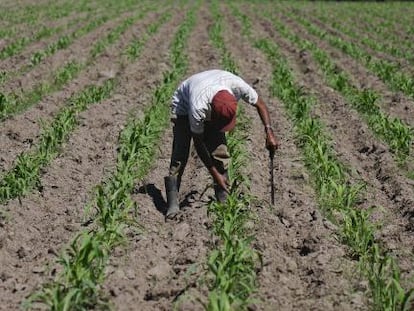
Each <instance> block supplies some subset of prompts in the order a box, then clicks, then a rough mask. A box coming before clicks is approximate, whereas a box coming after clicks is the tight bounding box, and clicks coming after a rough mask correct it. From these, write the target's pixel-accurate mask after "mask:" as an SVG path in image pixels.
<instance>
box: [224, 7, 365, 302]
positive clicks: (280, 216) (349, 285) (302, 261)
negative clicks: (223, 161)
mask: <svg viewBox="0 0 414 311" xmlns="http://www.w3.org/2000/svg"><path fill="white" fill-rule="evenodd" d="M249 14H250V15H251V13H249ZM226 15H227V16H229V15H230V16H231V14H230V13H229V12H227V14H226ZM250 20H251V21H256V22H255V23H253V25H252V32H253V33H255V34H257V37H258V38H259V37H260V36H261V35H265V33H264V32H263V29H261V27H260V26H259V25H258V21H259V19H255V18H251V19H250ZM240 30H241V26H240V25H239V23H238V22H235V20H234V19H233V18H231V19H229V27H228V32H227V35H226V38H227V46H228V47H229V49H230V50H231V52H232V53H233V55H234V57H235V59H236V60H238V63H239V64H240V68H241V72H243V73H245V74H244V75H245V78H246V79H247V80H248V81H249V82H250V83H252V82H253V81H257V80H259V81H260V82H259V83H258V84H257V86H256V88H257V89H258V92H259V93H260V94H262V95H263V97H264V99H265V100H266V102H268V106H269V110H270V113H271V116H272V120H273V124H274V125H275V133H276V135H277V136H278V137H280V138H281V142H282V145H281V149H280V151H278V152H277V153H276V160H275V163H276V167H277V168H276V170H275V176H276V189H277V194H276V206H275V207H274V208H272V207H270V206H269V203H268V202H269V200H270V186H269V182H268V180H269V169H268V161H269V160H268V153H267V150H266V149H265V148H264V145H265V141H264V134H263V126H262V124H261V121H260V119H259V117H258V114H257V113H256V111H255V110H254V109H248V108H247V109H246V112H247V113H248V115H249V116H250V117H251V118H252V130H251V134H250V136H249V138H250V139H249V141H250V145H249V150H250V153H251V163H252V164H251V167H250V170H251V172H250V174H251V175H252V177H251V180H252V192H253V194H254V195H256V196H257V197H258V198H259V199H261V200H262V202H261V203H262V204H260V205H259V206H256V208H255V212H256V213H257V215H258V224H257V227H256V230H255V231H256V238H257V245H256V247H257V248H258V249H259V250H260V251H262V252H263V256H264V258H263V259H264V267H263V271H261V272H260V275H259V280H258V281H259V298H261V299H262V300H263V305H261V304H258V306H259V308H260V309H262V310H272V308H277V309H278V310H292V309H294V310H301V309H312V310H336V309H337V308H340V309H341V310H352V309H357V310H365V309H366V307H365V306H364V304H363V303H362V302H363V301H364V298H363V296H362V295H363V293H361V292H355V293H352V291H353V286H355V285H356V284H355V283H353V282H352V281H351V280H350V279H349V275H348V273H350V272H351V271H352V268H351V267H353V266H354V264H353V263H352V261H351V260H349V259H348V258H347V256H346V247H344V246H343V245H341V244H339V243H338V242H337V241H336V240H335V232H334V230H333V226H332V225H331V224H330V222H329V221H327V220H326V219H325V218H324V217H323V216H322V215H321V214H320V212H319V211H318V210H317V205H316V203H315V198H314V196H315V195H314V194H313V192H312V189H311V188H310V186H309V182H310V179H309V177H308V175H307V173H306V169H305V168H304V165H303V163H302V162H301V155H300V152H299V150H298V149H297V147H296V146H295V144H294V142H295V141H294V137H293V133H292V125H291V123H290V122H289V121H288V120H287V118H286V116H285V113H284V111H283V108H281V106H282V105H281V104H280V103H279V102H278V101H277V100H275V99H271V98H270V97H269V96H268V94H269V92H268V87H269V82H270V80H271V69H270V68H269V65H268V62H267V60H266V59H265V57H264V56H263V55H262V54H261V53H260V52H258V50H256V49H254V48H253V47H252V46H251V45H247V46H246V44H243V39H242V38H240V37H238V36H235V35H232V34H236V33H240V32H241V31H240ZM246 55H249V57H246ZM348 269H349V270H348ZM321 297H324V298H323V299H321ZM339 306H340V307H339Z"/></svg>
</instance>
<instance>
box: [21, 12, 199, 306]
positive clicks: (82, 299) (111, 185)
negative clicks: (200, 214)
mask: <svg viewBox="0 0 414 311" xmlns="http://www.w3.org/2000/svg"><path fill="white" fill-rule="evenodd" d="M195 9H196V7H194V8H193V9H192V10H191V11H190V12H189V13H188V14H187V18H186V19H185V20H184V22H183V23H182V24H181V26H180V28H179V30H178V32H177V34H176V36H175V37H174V40H173V42H172V44H171V54H170V57H171V60H172V70H171V71H170V72H168V73H165V77H166V79H164V83H163V84H162V85H161V86H159V87H158V88H157V90H156V91H155V92H154V96H153V105H152V106H150V107H149V108H148V109H146V111H145V116H144V119H143V120H140V121H137V120H134V119H132V120H131V121H130V122H128V124H127V126H126V127H125V129H124V130H123V132H122V133H121V135H120V147H119V154H118V160H117V161H118V162H117V169H116V171H115V172H114V174H113V176H112V177H111V178H109V179H108V180H107V181H106V182H104V183H102V184H101V185H99V186H98V187H97V191H96V197H95V199H94V202H93V203H92V206H95V209H96V217H95V222H94V223H95V227H94V228H95V229H92V230H91V231H84V232H82V233H80V234H79V235H78V236H77V237H76V238H75V239H74V240H73V242H72V243H71V245H70V247H69V248H68V249H67V250H66V251H65V252H64V253H63V255H62V256H61V258H60V263H61V264H62V265H63V268H64V270H63V272H62V274H61V275H59V276H58V278H57V280H56V281H55V282H53V283H51V284H48V285H45V286H44V287H43V289H42V290H41V291H39V292H38V293H35V294H33V295H32V297H31V298H30V299H29V302H28V306H29V307H30V306H33V303H34V302H41V303H43V304H46V305H47V306H49V308H51V309H53V310H56V309H59V310H60V308H63V309H71V310H83V309H87V308H91V307H92V306H93V307H95V308H96V307H99V308H107V307H108V306H109V305H108V303H107V298H106V297H105V296H104V295H103V293H102V292H101V290H100V288H99V285H100V284H102V282H103V281H104V278H105V274H104V269H105V266H106V263H107V260H108V258H109V255H110V253H111V251H112V250H113V248H114V247H115V246H117V245H119V244H120V243H123V242H124V241H125V236H124V233H123V232H124V229H125V227H126V226H128V225H131V224H133V223H134V222H133V221H132V220H131V219H130V216H129V214H128V213H129V211H130V210H131V209H136V208H137V203H136V202H134V201H133V200H132V198H131V193H132V190H133V188H134V186H135V183H136V180H139V179H142V178H143V177H144V176H145V175H146V174H147V173H148V171H149V169H150V167H151V163H152V162H153V161H154V158H155V157H154V155H155V153H156V149H157V144H156V142H157V141H159V138H160V136H161V135H162V133H163V131H164V130H165V128H166V126H167V124H168V116H169V110H168V106H167V105H165V100H166V98H168V97H169V96H170V94H171V92H172V91H173V89H174V87H175V85H176V84H177V83H178V81H179V79H180V78H181V77H180V76H179V75H176V74H175V73H176V72H183V71H185V69H186V64H187V62H186V56H185V55H184V54H183V53H180V55H177V54H175V53H174V52H176V51H178V50H182V48H183V44H184V43H185V42H186V41H187V38H188V34H189V31H190V30H191V28H192V26H193V25H194V22H195V19H194V10H195ZM183 40H184V41H183ZM167 77H168V78H167Z"/></svg>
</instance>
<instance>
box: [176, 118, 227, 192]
mask: <svg viewBox="0 0 414 311" xmlns="http://www.w3.org/2000/svg"><path fill="white" fill-rule="evenodd" d="M171 121H172V122H173V124H174V126H173V135H174V138H173V146H172V154H171V162H170V170H169V174H170V175H174V176H177V183H178V188H179V187H180V184H181V177H182V175H183V173H184V169H185V166H186V164H187V161H188V156H189V153H190V146H191V130H190V122H189V121H188V117H187V116H178V117H177V118H176V119H172V120H171ZM204 143H205V144H206V147H207V150H208V151H209V153H210V156H211V158H212V160H213V163H214V166H215V167H216V168H217V170H218V171H219V172H220V173H221V174H224V173H225V172H227V168H228V163H229V160H230V155H229V153H228V151H227V141H226V135H225V134H224V133H222V132H220V131H218V130H216V129H214V128H213V127H211V126H210V125H209V122H206V123H205V127H204Z"/></svg>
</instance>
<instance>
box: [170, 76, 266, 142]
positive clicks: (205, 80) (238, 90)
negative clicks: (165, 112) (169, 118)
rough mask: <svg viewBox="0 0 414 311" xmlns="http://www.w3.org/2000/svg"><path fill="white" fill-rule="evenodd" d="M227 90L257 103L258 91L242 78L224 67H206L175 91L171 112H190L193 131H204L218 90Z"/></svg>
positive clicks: (184, 113)
mask: <svg viewBox="0 0 414 311" xmlns="http://www.w3.org/2000/svg"><path fill="white" fill-rule="evenodd" d="M222 90H227V91H229V92H230V93H231V94H233V95H234V97H236V100H239V99H243V100H244V101H245V102H246V103H249V104H251V105H255V104H256V103H257V99H258V95H257V93H256V91H255V90H254V89H253V88H252V87H251V86H250V85H248V84H247V83H246V82H245V81H244V80H243V79H241V78H240V77H238V76H236V75H234V74H232V73H230V72H228V71H224V70H218V69H213V70H207V71H204V72H200V73H197V74H194V75H192V76H191V77H189V78H188V79H186V80H185V81H183V82H182V83H181V84H180V86H179V87H178V89H177V90H176V91H175V92H174V95H173V98H172V105H171V112H172V114H173V115H174V116H177V115H180V116H182V115H188V116H189V121H190V128H191V131H192V132H193V133H196V134H201V133H203V132H204V121H209V120H210V116H211V102H212V100H213V97H214V96H215V95H216V94H217V92H219V91H222Z"/></svg>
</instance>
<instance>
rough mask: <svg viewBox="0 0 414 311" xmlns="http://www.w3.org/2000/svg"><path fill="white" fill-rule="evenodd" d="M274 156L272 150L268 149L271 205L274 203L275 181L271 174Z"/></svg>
mask: <svg viewBox="0 0 414 311" xmlns="http://www.w3.org/2000/svg"><path fill="white" fill-rule="evenodd" d="M274 156H275V152H274V151H269V173H270V200H271V202H272V205H274V204H275V183H274V174H273V158H274Z"/></svg>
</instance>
